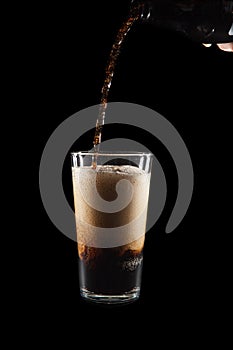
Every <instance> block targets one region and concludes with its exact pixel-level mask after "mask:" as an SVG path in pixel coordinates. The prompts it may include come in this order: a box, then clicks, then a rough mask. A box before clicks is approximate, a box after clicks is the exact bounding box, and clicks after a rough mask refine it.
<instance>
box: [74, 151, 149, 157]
mask: <svg viewBox="0 0 233 350" xmlns="http://www.w3.org/2000/svg"><path fill="white" fill-rule="evenodd" d="M71 156H76V157H77V156H118V157H126V156H128V157H135V156H149V157H151V156H153V153H151V152H142V151H141V152H137V151H98V152H94V151H91V152H88V151H79V152H71Z"/></svg>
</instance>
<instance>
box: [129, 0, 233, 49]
mask: <svg viewBox="0 0 233 350" xmlns="http://www.w3.org/2000/svg"><path fill="white" fill-rule="evenodd" d="M136 4H143V6H142V7H141V11H142V15H141V19H142V20H144V22H147V23H151V24H153V25H155V26H158V27H161V28H165V29H171V30H174V31H177V32H181V33H182V34H184V35H186V36H187V37H189V38H191V39H192V40H195V41H198V42H202V43H222V42H232V41H233V33H232V31H233V0H133V1H132V6H135V5H136Z"/></svg>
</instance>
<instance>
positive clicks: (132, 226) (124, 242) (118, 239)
mask: <svg viewBox="0 0 233 350" xmlns="http://www.w3.org/2000/svg"><path fill="white" fill-rule="evenodd" d="M72 173H73V188H74V202H75V218H76V228H77V239H78V243H80V244H85V245H88V246H92V247H97V248H110V247H117V246H126V247H125V249H127V246H128V247H129V248H130V249H132V250H134V247H135V250H140V249H142V247H143V243H144V239H141V238H142V237H143V236H144V235H145V226H146V216H147V204H148V197H149V183H150V174H148V173H146V172H145V171H144V170H142V169H139V168H137V167H134V166H131V165H121V166H115V165H102V166H101V165H98V166H97V168H96V169H93V168H92V167H80V168H73V169H72ZM121 180H124V181H123V185H124V186H125V187H124V188H123V189H124V191H123V192H119V193H118V191H117V188H118V187H117V186H119V184H120V183H121ZM125 180H127V181H125ZM127 183H128V186H127ZM93 186H94V187H93ZM130 191H132V193H131V192H130ZM130 193H131V194H132V196H131V197H129V194H130ZM118 194H119V197H121V198H118ZM97 197H101V198H97ZM128 199H130V201H129V202H127V201H128ZM117 200H119V201H120V200H121V201H122V203H124V202H125V203H126V205H125V206H124V207H122V209H121V210H119V211H116V212H107V211H106V212H105V211H104V210H101V211H100V210H98V208H97V209H96V207H95V205H92V204H91V203H94V204H96V203H97V204H98V203H99V202H101V201H103V202H104V204H105V205H106V207H108V206H109V207H110V206H111V205H112V204H114V202H117ZM139 242H140V244H139Z"/></svg>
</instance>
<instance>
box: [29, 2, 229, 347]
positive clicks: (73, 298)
mask: <svg viewBox="0 0 233 350" xmlns="http://www.w3.org/2000/svg"><path fill="white" fill-rule="evenodd" d="M129 3H130V1H103V0H102V1H98V2H97V3H94V2H93V3H92V2H85V3H78V5H76V7H72V6H70V5H66V6H65V5H64V4H62V5H59V4H56V5H54V6H53V7H51V8H48V7H47V6H44V7H43V6H42V5H41V6H39V5H38V8H37V9H36V10H35V12H33V14H32V22H33V21H34V20H35V23H34V25H35V27H36V32H35V35H34V37H33V45H34V44H35V45H34V50H35V52H34V56H35V58H36V60H35V64H34V66H33V67H32V74H33V79H34V80H35V81H36V85H37V88H36V93H35V97H36V102H35V105H34V107H36V108H34V110H36V111H35V113H36V114H37V113H38V117H39V119H38V124H37V125H36V131H37V133H38V142H37V146H36V148H37V150H38V163H37V164H36V166H35V168H36V169H38V167H39V161H40V157H41V154H42V151H43V148H44V146H45V144H46V142H47V140H48V138H49V136H50V135H51V134H52V132H53V131H54V130H55V128H56V127H57V126H58V125H59V124H60V123H61V122H62V121H64V120H65V119H66V118H68V117H69V116H71V115H72V114H74V113H76V112H78V111H80V110H81V109H83V108H86V107H89V106H91V105H94V104H98V103H99V100H100V90H101V86H102V83H103V79H104V68H105V65H106V62H107V59H108V54H109V51H110V49H111V45H112V43H113V39H114V37H115V35H116V32H117V30H118V28H119V26H120V24H121V22H122V20H123V19H124V18H125V16H126V15H127V11H128V8H129ZM231 63H232V56H231V54H230V53H226V52H223V51H221V50H219V49H218V48H217V47H216V46H213V47H211V48H208V49H207V48H204V47H203V46H202V45H200V44H197V43H194V42H192V41H190V40H188V39H186V38H184V37H181V36H180V35H178V34H177V33H172V32H169V31H165V30H161V29H159V28H153V27H151V26H150V25H146V24H142V25H137V26H135V27H134V28H133V29H132V30H131V32H130V34H129V35H128V37H127V39H126V42H125V45H124V47H123V49H122V53H121V56H120V60H119V62H118V65H117V69H116V72H115V76H114V79H113V84H112V88H111V91H110V95H109V101H111V102H112V101H117V102H118V101H120V102H132V103H137V104H141V105H144V106H147V107H150V108H152V109H154V110H156V111H157V112H159V113H160V114H162V115H163V116H164V117H165V118H167V119H168V120H169V121H170V122H171V123H172V124H173V125H174V127H175V128H176V129H177V130H178V132H179V133H180V135H181V136H182V138H183V140H184V141H185V143H186V145H187V148H188V149H189V152H190V155H191V158H192V162H193V167H194V174H195V186H194V193H193V199H192V202H191V205H190V207H189V210H188V212H187V214H186V216H185V218H184V220H183V221H182V223H181V224H180V225H179V227H177V229H176V230H175V231H174V232H173V233H171V234H169V235H166V234H165V233H164V230H165V226H166V223H167V221H168V218H169V215H170V213H171V210H172V207H173V205H174V201H175V196H176V193H177V177H176V171H175V167H174V164H173V162H172V160H171V158H170V156H169V154H168V153H167V151H166V150H165V149H164V147H163V146H162V145H161V144H160V142H159V141H158V140H156V139H154V138H153V137H152V136H151V135H148V134H146V135H145V132H143V131H140V130H138V133H137V136H136V137H135V139H136V140H137V141H139V142H141V143H143V144H145V146H147V147H148V148H150V149H151V151H153V153H154V154H155V155H156V157H157V158H158V159H159V161H160V162H161V165H162V166H163V169H164V172H165V174H166V178H167V182H168V200H167V203H166V208H165V210H164V212H163V214H162V216H161V217H160V219H159V221H158V222H157V223H156V225H155V226H154V227H153V228H152V229H151V230H150V232H149V233H148V234H147V236H146V245H145V254H144V272H143V283H142V292H141V297H140V299H139V301H137V302H135V303H133V304H130V305H126V306H121V307H115V308H108V307H103V306H98V305H92V304H88V303H86V302H84V301H82V300H81V299H80V297H79V284H78V269H77V252H76V244H75V243H74V242H72V241H70V240H69V239H68V238H66V237H65V236H64V235H63V234H62V233H60V232H59V231H58V230H57V229H56V228H55V227H54V226H53V224H52V223H51V222H50V220H49V218H48V216H47V214H46V212H45V210H44V208H43V205H42V203H41V200H40V197H39V189H38V192H37V194H38V198H39V200H38V203H39V204H38V211H37V213H38V216H39V218H37V219H36V220H37V223H38V224H37V225H36V232H38V235H37V239H36V242H35V245H34V246H35V248H37V249H35V251H36V252H38V254H35V255H34V256H33V262H34V264H33V273H32V279H33V280H34V283H33V288H32V291H31V293H30V297H32V298H31V299H30V305H31V308H32V313H33V315H34V316H38V317H39V316H40V317H41V316H42V319H43V322H42V329H43V331H42V333H43V334H44V331H46V330H47V331H48V333H50V326H51V327H52V326H53V325H54V324H56V325H59V326H60V327H65V326H67V325H72V326H74V328H75V327H79V328H77V329H76V331H77V338H78V337H80V338H82V335H83V337H84V330H85V329H86V330H87V327H88V329H89V331H90V330H91V331H94V330H97V331H99V337H102V336H104V334H105V332H108V334H110V335H112V337H113V338H112V341H113V342H114V344H115V342H116V344H118V342H119V339H121V337H122V336H124V335H126V337H127V334H128V333H127V332H129V333H131V334H130V335H128V337H129V340H132V338H131V337H132V336H133V335H134V337H135V336H136V339H137V337H139V336H140V327H141V325H142V324H144V323H145V324H146V325H149V324H150V321H148V315H151V316H152V324H153V325H154V327H155V323H158V324H159V328H157V333H160V331H161V330H162V329H167V327H168V328H169V331H168V332H170V331H172V330H173V329H174V328H175V327H177V326H178V327H180V332H181V330H182V332H185V333H187V332H188V333H189V332H190V339H193V341H194V340H195V339H197V338H196V337H197V334H202V332H203V333H206V332H207V331H206V328H205V326H206V324H207V323H208V324H210V322H211V324H212V323H213V324H216V322H217V323H219V319H218V316H217V315H218V313H219V312H221V310H222V309H224V306H223V304H224V301H225V298H224V297H223V294H224V293H222V292H224V291H225V290H227V280H228V279H227V277H226V274H225V273H224V271H225V267H226V262H225V258H226V256H224V255H225V254H224V255H223V254H222V253H223V252H224V249H225V246H224V244H225V240H226V238H227V235H228V229H227V214H226V212H227V204H226V193H227V192H228V186H229V181H228V180H229V175H228V174H229V170H228V166H227V162H228V161H229V160H228V158H229V154H228V151H227V150H228V149H230V148H229V134H230V130H229V127H228V123H229V117H230V111H231V112H232V110H231V103H232V101H231V96H230V88H229V84H228V82H229V81H230V66H231ZM94 124H95V121H94V120H93V126H94ZM93 131H94V129H93V130H91V131H90V133H88V134H87V135H85V136H84V137H82V140H78V141H77V144H76V145H75V147H76V150H77V148H78V147H79V149H80V150H81V149H86V148H88V147H91V142H92V137H93ZM132 131H133V129H132V128H125V129H124V130H122V128H121V127H120V126H117V125H114V126H112V127H111V126H108V127H106V129H105V130H104V135H103V137H104V139H107V137H108V135H111V137H114V136H117V137H127V135H128V134H129V133H132ZM34 159H35V158H34ZM34 165H35V161H34ZM69 166H70V165H69V163H66V165H65V168H64V178H63V182H64V187H65V190H66V195H67V198H68V200H69V201H70V203H71V205H72V190H71V174H70V168H69ZM33 254H34V251H33ZM29 268H30V267H29ZM194 319H196V320H198V321H197V324H196V325H195V327H194V328H193V327H191V326H190V327H189V325H190V322H191V321H192V320H194ZM119 320H120V321H119ZM119 322H120V323H119ZM152 333H153V332H152ZM61 334H62V331H61V333H60V335H61ZM120 334H121V336H120V338H119V335H120ZM122 334H123V335H122ZM169 334H170V333H169ZM75 335H76V333H73V331H72V336H75ZM89 335H90V339H89ZM89 335H88V333H86V334H85V339H86V341H87V343H88V341H91V340H92V339H91V338H92V336H91V335H92V333H89ZM57 336H58V334H57ZM152 336H153V334H152ZM87 339H88V340H87ZM95 339H96V341H97V339H99V338H95ZM164 339H166V337H165V338H164ZM80 340H81V339H80ZM82 340H83V339H82ZM164 341H165V340H164ZM119 344H120V343H119Z"/></svg>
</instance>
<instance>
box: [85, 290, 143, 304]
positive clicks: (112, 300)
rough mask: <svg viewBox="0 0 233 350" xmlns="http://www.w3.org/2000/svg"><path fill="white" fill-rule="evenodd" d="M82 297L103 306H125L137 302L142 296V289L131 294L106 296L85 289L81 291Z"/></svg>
mask: <svg viewBox="0 0 233 350" xmlns="http://www.w3.org/2000/svg"><path fill="white" fill-rule="evenodd" d="M80 294H81V297H82V298H84V299H85V300H87V301H91V302H95V303H102V304H111V305H116V304H123V303H130V302H133V301H136V300H137V299H138V298H139V296H140V288H138V287H137V288H133V289H132V290H131V291H129V292H125V293H123V294H120V295H105V294H96V293H93V292H90V291H88V290H87V289H85V288H81V289H80Z"/></svg>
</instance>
